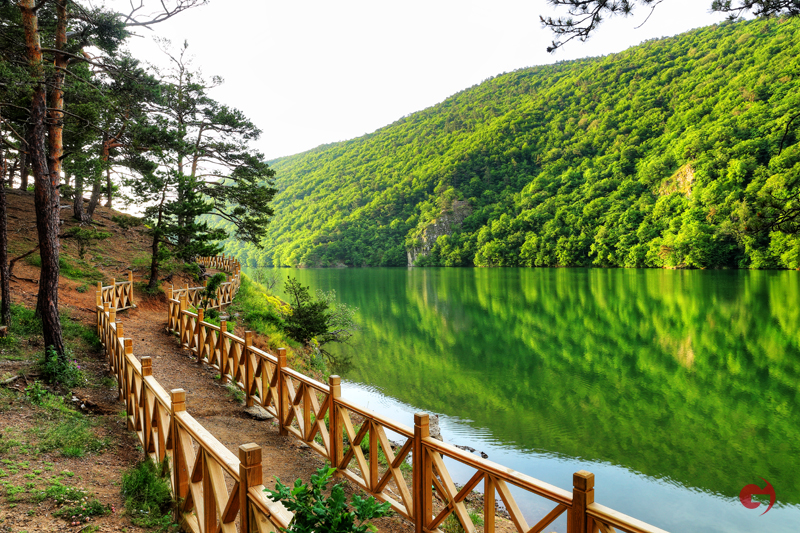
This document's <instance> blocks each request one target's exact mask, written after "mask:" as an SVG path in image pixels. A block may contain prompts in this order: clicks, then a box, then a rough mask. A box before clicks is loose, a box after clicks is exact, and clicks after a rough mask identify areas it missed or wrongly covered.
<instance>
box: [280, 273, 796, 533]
mask: <svg viewBox="0 0 800 533" xmlns="http://www.w3.org/2000/svg"><path fill="white" fill-rule="evenodd" d="M280 272H281V274H282V275H283V277H284V279H285V276H286V275H292V276H295V277H297V278H298V279H299V280H300V281H301V282H302V283H303V284H305V285H310V286H311V287H312V289H323V290H326V291H327V290H331V289H333V290H335V291H336V293H337V295H338V298H339V300H340V301H343V302H345V303H347V304H348V305H351V306H355V307H358V308H359V313H358V318H359V322H360V324H361V326H362V328H361V330H360V331H359V332H358V333H357V334H356V336H355V337H354V338H353V342H352V343H351V344H350V345H349V346H335V347H334V349H333V350H332V351H334V352H335V353H336V354H337V355H338V356H339V357H348V358H350V361H351V364H350V365H349V368H346V369H345V370H344V371H343V378H344V379H345V380H346V385H345V387H344V388H343V396H345V397H347V398H350V399H353V400H355V401H357V402H358V403H360V404H361V405H364V406H365V407H368V408H369V409H372V410H374V411H377V412H380V413H383V414H386V415H389V416H391V417H393V418H394V419H396V420H399V421H401V422H403V423H405V424H409V425H413V413H414V412H418V411H424V412H429V413H432V414H439V415H440V419H441V425H442V432H443V436H444V439H445V440H446V441H448V442H451V443H454V444H460V445H469V446H472V447H474V448H476V449H478V450H481V451H484V452H485V453H487V454H488V455H489V459H490V460H492V461H495V462H498V463H500V464H503V465H505V466H508V467H511V468H513V469H515V470H518V471H520V472H523V473H525V474H528V475H530V476H533V477H535V478H538V479H541V480H543V481H546V482H548V483H552V484H554V485H557V486H559V487H561V488H564V489H567V490H571V482H572V473H573V472H576V471H578V470H581V469H584V470H589V471H590V472H593V473H594V474H595V476H596V489H595V499H596V501H598V502H599V503H602V504H603V505H606V506H608V507H611V508H613V509H615V510H617V511H620V512H623V513H626V514H629V515H631V516H633V517H635V518H638V519H640V520H644V521H646V522H649V523H651V524H653V525H656V526H658V527H661V528H664V529H666V530H668V531H672V532H703V533H708V532H726V533H730V532H757V531H764V532H767V531H769V532H784V531H785V532H790V531H791V532H792V533H795V532H796V531H798V530H800V476H798V474H799V473H800V469H799V468H798V465H800V411H799V410H798V407H800V394H799V393H800V273H798V272H794V271H670V270H623V269H511V268H509V269H468V268H463V269H456V268H454V269H436V268H414V269H390V268H386V269H378V268H374V269H339V270H337V269H305V270H289V269H282V270H281V271H280ZM466 475H467V474H466V473H464V474H463V476H466ZM454 476H455V477H456V478H458V477H459V472H454ZM761 478H764V479H766V480H767V481H769V482H770V483H771V484H772V486H773V487H774V488H775V492H776V495H777V503H776V504H775V506H774V507H773V508H772V510H770V511H769V512H768V513H767V514H764V515H763V516H762V515H761V513H762V512H763V510H764V509H766V505H764V504H762V506H761V507H760V508H758V509H753V510H750V509H746V508H745V507H744V506H743V505H742V504H741V503H740V501H739V492H740V490H741V489H742V487H744V486H745V485H748V484H753V483H758V484H759V485H761V486H763V485H764V483H763V481H762V479H761ZM456 481H457V482H458V481H459V480H458V479H456ZM460 481H461V482H463V481H465V479H461V480H460ZM763 498H764V497H757V498H755V499H758V501H762V502H763V501H765V500H764V499H763ZM766 501H768V500H766ZM540 504H541V502H534V501H530V502H523V501H520V506H521V507H524V508H525V507H527V508H529V509H531V510H533V511H536V513H539V512H540V511H539V510H538V509H539V508H540V507H539V506H540ZM550 508H552V506H550V507H548V508H545V507H541V509H543V510H545V512H546V511H549V509H550ZM552 529H554V530H556V531H564V530H565V516H562V517H561V518H560V519H559V521H558V522H556V524H555V527H554V528H552ZM549 530H550V529H548V531H549Z"/></svg>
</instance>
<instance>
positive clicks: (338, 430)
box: [328, 376, 343, 473]
mask: <svg viewBox="0 0 800 533" xmlns="http://www.w3.org/2000/svg"><path fill="white" fill-rule="evenodd" d="M328 384H329V385H330V387H331V393H330V402H331V403H330V406H329V407H328V422H329V423H330V430H331V431H330V441H331V457H330V459H331V466H332V467H333V468H335V469H336V471H337V473H338V471H339V465H341V464H342V458H343V450H342V425H341V420H340V419H339V406H338V405H337V404H338V402H339V398H341V397H342V378H340V377H339V376H331V377H329V378H328Z"/></svg>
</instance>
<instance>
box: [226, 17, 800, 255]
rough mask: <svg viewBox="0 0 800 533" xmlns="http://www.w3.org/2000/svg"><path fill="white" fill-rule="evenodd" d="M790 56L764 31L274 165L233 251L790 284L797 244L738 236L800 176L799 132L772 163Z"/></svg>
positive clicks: (652, 54) (673, 44) (657, 45)
mask: <svg viewBox="0 0 800 533" xmlns="http://www.w3.org/2000/svg"><path fill="white" fill-rule="evenodd" d="M587 49H588V48H587ZM798 52H800V20H797V19H794V20H780V19H772V20H757V21H748V22H739V23H725V24H721V25H718V26H713V27H707V28H702V29H699V30H696V31H692V32H689V33H686V34H683V35H680V36H677V37H673V38H667V39H661V40H653V41H648V42H645V43H643V44H641V45H640V46H637V47H634V48H631V49H629V50H627V51H625V52H622V53H619V54H615V55H611V56H607V57H601V58H591V59H584V60H579V61H570V62H563V63H558V64H555V65H550V66H542V67H534V68H527V69H522V70H518V71H515V72H512V73H508V74H503V75H501V76H497V77H496V78H493V79H489V80H486V81H485V82H483V83H481V84H480V85H477V86H474V87H471V88H469V89H467V90H464V91H462V92H460V93H458V94H456V95H454V96H452V97H450V98H448V99H447V100H445V101H444V102H442V103H440V104H438V105H436V106H433V107H431V108H428V109H425V110H423V111H420V112H418V113H414V114H412V115H410V116H407V117H404V118H402V119H400V120H398V121H397V122H395V123H393V124H391V125H389V126H387V127H385V128H382V129H380V130H378V131H376V132H375V133H373V134H370V135H366V136H363V137H360V138H357V139H353V140H351V141H347V142H340V143H335V144H330V145H325V146H321V147H318V148H316V149H314V150H311V151H309V152H305V153H302V154H298V155H295V156H291V157H286V158H282V159H279V160H276V161H274V162H273V163H272V164H273V167H274V168H275V170H276V171H277V177H278V180H277V183H278V186H279V189H280V193H279V194H278V195H277V196H276V199H275V202H274V206H275V213H276V214H275V217H274V220H273V222H272V223H271V228H270V233H269V236H268V238H267V239H266V240H265V242H264V248H263V250H257V249H255V248H253V247H250V246H247V245H244V244H242V243H239V242H236V241H234V240H231V241H228V242H226V252H228V253H233V254H235V255H236V256H237V257H238V258H239V259H240V260H242V261H243V262H247V263H249V264H254V263H256V262H258V263H260V264H268V265H269V264H273V265H276V266H334V265H348V266H367V265H370V266H378V265H383V266H400V265H406V264H407V262H408V260H409V257H411V258H412V259H413V260H414V261H415V264H417V265H443V266H458V265H465V266H466V265H477V266H493V265H494V266H575V265H604V266H628V267H644V266H647V267H665V266H666V267H675V266H678V267H680V266H683V267H700V268H703V267H721V266H733V267H736V266H739V267H750V268H771V267H788V268H795V267H798V266H800V241H798V238H797V237H795V236H793V235H788V234H785V233H780V232H774V233H771V234H762V235H761V236H750V235H749V234H747V233H744V234H743V233H742V232H741V231H739V230H741V229H742V224H741V221H742V220H745V219H746V218H747V212H748V209H749V210H751V211H752V208H753V206H756V205H757V204H758V200H759V198H761V199H763V198H765V197H766V196H767V195H766V192H767V191H770V192H772V193H773V195H775V194H778V195H779V194H780V193H781V192H782V188H783V189H784V190H785V189H786V188H787V187H788V188H790V189H791V187H792V186H793V185H792V183H793V180H795V181H796V180H797V179H798V176H799V175H800V147H798V145H797V140H798V137H800V134H798V131H800V120H798V121H796V123H795V124H794V125H793V126H792V127H791V128H789V133H788V135H787V137H786V139H785V140H784V143H783V150H782V152H781V153H780V155H778V154H779V151H780V145H781V140H782V138H783V136H784V131H785V130H786V125H787V123H788V122H789V120H790V118H791V117H792V116H793V115H795V114H797V113H798V112H800V54H799V53H798ZM420 83H424V80H420ZM784 192H785V191H784ZM751 214H752V213H751ZM737 221H738V225H737ZM218 223H221V222H218ZM407 252H410V253H407Z"/></svg>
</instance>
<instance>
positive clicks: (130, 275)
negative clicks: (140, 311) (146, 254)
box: [128, 270, 133, 307]
mask: <svg viewBox="0 0 800 533" xmlns="http://www.w3.org/2000/svg"><path fill="white" fill-rule="evenodd" d="M128 286H129V287H130V288H129V289H128V290H129V291H130V292H129V293H128V295H129V296H128V297H129V298H130V302H128V303H129V304H130V306H131V307H133V271H132V270H129V271H128Z"/></svg>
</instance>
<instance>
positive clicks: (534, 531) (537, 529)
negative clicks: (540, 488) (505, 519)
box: [528, 504, 567, 533]
mask: <svg viewBox="0 0 800 533" xmlns="http://www.w3.org/2000/svg"><path fill="white" fill-rule="evenodd" d="M566 510H567V506H566V505H560V504H559V505H557V506H556V508H555V509H553V510H552V511H550V512H549V513H547V516H545V517H544V518H542V519H541V520H539V522H538V523H537V524H536V525H535V526H533V527H532V528H530V529H529V530H528V533H541V532H542V531H544V528H546V527H547V526H549V525H550V524H551V523H552V522H553V520H555V519H556V518H558V517H559V516H561V514H562V513H563V512H564V511H566Z"/></svg>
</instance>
